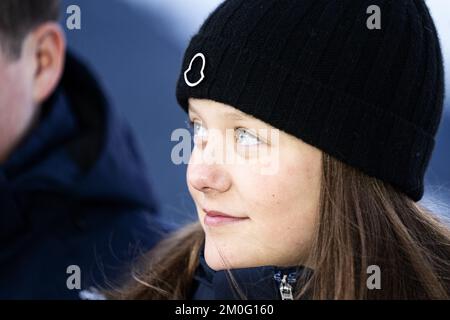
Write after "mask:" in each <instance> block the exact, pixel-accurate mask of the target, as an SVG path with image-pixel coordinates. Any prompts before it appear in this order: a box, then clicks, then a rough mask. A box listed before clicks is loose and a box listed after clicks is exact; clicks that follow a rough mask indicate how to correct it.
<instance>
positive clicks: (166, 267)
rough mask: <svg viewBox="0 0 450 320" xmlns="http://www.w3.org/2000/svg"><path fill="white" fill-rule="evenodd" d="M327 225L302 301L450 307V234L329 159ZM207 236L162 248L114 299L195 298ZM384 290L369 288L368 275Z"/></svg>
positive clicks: (323, 217) (180, 235) (323, 203)
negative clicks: (433, 302) (437, 302)
mask: <svg viewBox="0 0 450 320" xmlns="http://www.w3.org/2000/svg"><path fill="white" fill-rule="evenodd" d="M322 159H323V160H322V161H323V170H322V183H321V196H320V197H321V199H320V208H319V222H318V224H317V230H316V232H315V236H314V239H313V240H312V246H311V248H312V249H311V250H310V252H309V256H308V258H307V260H306V264H307V265H309V266H314V267H313V273H312V275H311V274H305V275H304V276H303V277H302V278H301V279H299V281H298V282H297V284H298V285H297V290H296V292H297V293H296V298H298V299H300V298H304V297H308V298H312V299H449V298H450V230H449V228H448V226H447V225H445V224H444V223H443V222H441V221H439V219H438V218H437V217H436V216H434V215H433V213H431V212H430V211H428V210H427V209H426V208H424V207H423V206H421V205H420V204H418V203H415V202H414V201H412V200H411V199H409V198H408V197H407V196H405V195H404V194H403V193H401V192H399V191H397V190H396V189H395V188H394V187H392V186H390V185H388V184H386V183H384V182H382V181H380V180H378V179H376V178H373V177H369V176H367V175H365V174H363V173H362V172H361V171H359V170H357V169H355V168H353V167H351V166H349V165H346V164H344V163H342V162H341V161H338V160H336V159H335V158H333V157H331V156H329V155H328V154H326V153H324V154H323V157H322ZM204 237H205V234H204V232H203V229H202V228H201V225H200V224H199V223H194V224H190V225H188V226H186V227H183V228H181V229H180V230H179V231H178V232H176V233H174V234H173V235H172V236H170V237H168V238H167V239H165V240H164V241H162V242H161V243H160V244H159V245H157V246H156V248H155V249H153V250H152V251H151V252H150V253H149V254H148V255H147V257H145V259H144V260H143V261H142V262H141V264H140V266H139V267H138V268H136V269H135V270H134V271H133V274H132V277H131V280H128V281H127V283H126V285H125V286H122V287H121V288H120V289H115V290H112V291H109V292H108V294H107V296H108V297H109V298H113V299H186V298H189V294H190V290H191V289H192V288H191V285H192V282H193V276H194V272H195V269H196V267H197V265H198V254H199V250H200V249H201V247H202V243H203V241H204ZM370 265H376V266H378V267H379V268H380V271H381V289H373V290H369V289H368V287H367V283H366V282H367V278H368V274H367V267H368V266H370Z"/></svg>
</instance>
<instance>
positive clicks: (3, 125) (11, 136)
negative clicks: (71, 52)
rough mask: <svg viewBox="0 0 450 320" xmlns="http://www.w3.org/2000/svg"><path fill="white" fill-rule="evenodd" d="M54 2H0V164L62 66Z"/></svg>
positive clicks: (50, 89) (30, 121) (60, 33)
mask: <svg viewBox="0 0 450 320" xmlns="http://www.w3.org/2000/svg"><path fill="white" fill-rule="evenodd" d="M58 13H59V0H39V1H36V0H1V1H0V84H1V85H0V163H1V162H3V161H5V160H6V158H7V157H8V155H9V154H10V153H11V152H12V150H13V149H14V147H15V146H16V145H17V144H18V143H19V142H20V140H21V139H22V138H23V136H24V135H25V134H26V133H27V132H28V130H29V129H30V127H31V126H32V124H33V120H34V119H35V118H36V116H37V114H38V111H39V106H40V105H41V104H42V102H44V101H45V100H46V99H47V98H48V97H49V96H50V95H51V93H52V92H53V91H54V89H55V87H56V86H57V84H58V82H59V79H60V77H61V74H62V71H63V66H64V53H65V39H64V34H63V31H62V29H61V28H60V27H59V25H58V23H57V20H58Z"/></svg>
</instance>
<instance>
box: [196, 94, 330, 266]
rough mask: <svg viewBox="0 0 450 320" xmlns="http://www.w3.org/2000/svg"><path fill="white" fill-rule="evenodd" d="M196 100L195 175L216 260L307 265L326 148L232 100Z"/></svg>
mask: <svg viewBox="0 0 450 320" xmlns="http://www.w3.org/2000/svg"><path fill="white" fill-rule="evenodd" d="M189 104H190V107H189V118H190V121H191V122H193V128H194V132H195V135H194V137H195V138H194V149H193V152H192V155H191V159H190V162H189V166H188V170H187V182H188V187H189V191H190V193H191V195H192V198H193V199H194V202H195V205H196V208H197V214H198V217H199V219H200V223H201V224H202V226H203V229H204V230H205V234H206V240H205V258H206V261H207V263H208V265H209V266H210V267H211V268H213V269H214V270H222V269H226V268H245V267H256V266H263V265H277V266H292V265H298V264H301V263H302V260H303V258H304V256H305V253H306V252H307V251H308V250H309V244H310V240H311V238H312V235H313V232H314V229H315V224H316V218H317V215H318V205H319V191H320V177H321V170H322V169H321V157H322V153H321V151H320V150H319V149H317V148H315V147H313V146H311V145H308V144H306V143H304V142H302V141H301V140H299V139H297V138H295V137H293V136H291V135H289V134H287V133H285V132H282V131H280V130H278V129H275V128H274V127H271V126H270V125H268V124H266V123H264V122H262V121H260V120H258V119H256V118H254V117H252V116H250V115H247V114H245V113H242V112H241V111H239V110H237V109H235V108H233V107H231V106H229V105H225V104H222V103H219V102H215V101H212V100H204V99H190V100H189Z"/></svg>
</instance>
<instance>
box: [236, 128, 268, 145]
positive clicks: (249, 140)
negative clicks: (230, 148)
mask: <svg viewBox="0 0 450 320" xmlns="http://www.w3.org/2000/svg"><path fill="white" fill-rule="evenodd" d="M236 140H237V142H238V143H240V144H242V145H244V146H254V145H258V144H260V143H261V142H262V141H261V140H260V139H258V137H256V136H254V135H253V134H251V133H250V132H248V131H247V130H246V129H244V128H237V129H236Z"/></svg>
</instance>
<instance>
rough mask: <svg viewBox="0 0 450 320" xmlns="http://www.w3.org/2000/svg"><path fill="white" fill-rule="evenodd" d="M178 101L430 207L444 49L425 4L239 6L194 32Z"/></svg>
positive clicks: (323, 0) (321, 0)
mask: <svg viewBox="0 0 450 320" xmlns="http://www.w3.org/2000/svg"><path fill="white" fill-rule="evenodd" d="M373 5H375V6H378V8H379V9H380V13H381V20H380V21H381V24H380V27H381V29H378V28H375V29H373V28H371V27H370V28H369V26H368V19H370V17H371V15H372V13H374V12H375V11H371V10H372V9H373V7H371V6H373ZM369 7H371V8H369ZM369 24H370V23H369ZM176 97H177V100H178V103H179V104H180V105H181V106H182V107H183V109H184V110H185V111H187V108H188V99H189V97H193V98H199V99H210V100H214V101H217V102H221V103H224V104H228V105H231V106H233V107H235V108H237V109H239V110H241V111H243V112H245V113H247V114H250V115H253V116H255V117H256V118H258V119H261V120H262V121H264V122H266V123H269V124H270V125H272V126H274V127H276V128H278V129H280V130H283V131H285V132H287V133H289V134H292V135H294V136H296V137H298V138H300V139H301V140H303V141H304V142H306V143H308V144H310V145H313V146H316V147H317V148H319V149H321V150H322V151H324V152H326V153H328V154H330V155H332V156H334V157H335V158H337V159H339V160H341V161H342V162H344V163H347V164H349V165H351V166H354V167H356V168H359V169H360V170H361V171H363V172H364V173H366V174H367V175H369V176H373V177H376V178H378V179H381V180H383V181H386V182H388V183H390V184H391V185H392V186H394V187H395V188H397V189H398V190H401V191H403V192H404V193H405V194H406V195H408V196H409V197H410V198H411V199H413V200H414V201H418V200H420V199H421V198H422V196H423V179H424V174H425V170H426V167H427V166H428V163H429V160H430V157H431V154H432V150H433V147H434V143H435V142H434V137H435V135H436V131H437V128H438V125H439V122H440V118H441V114H442V109H443V99H444V75H443V63H442V53H441V49H440V45H439V40H438V36H437V32H436V28H435V25H434V23H433V20H432V18H431V16H430V13H429V11H428V8H427V7H426V5H425V3H424V1H423V0H357V1H356V0H227V1H225V2H223V3H222V4H221V5H220V6H219V7H218V8H217V9H216V10H215V11H214V12H212V13H211V14H210V15H209V17H208V19H207V20H206V22H205V23H204V24H203V26H202V27H201V28H200V31H199V32H198V33H197V34H196V35H194V36H193V37H192V39H191V41H190V44H189V46H188V48H187V50H186V52H185V55H184V61H183V65H182V72H181V74H180V77H179V80H178V84H177V90H176Z"/></svg>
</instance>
